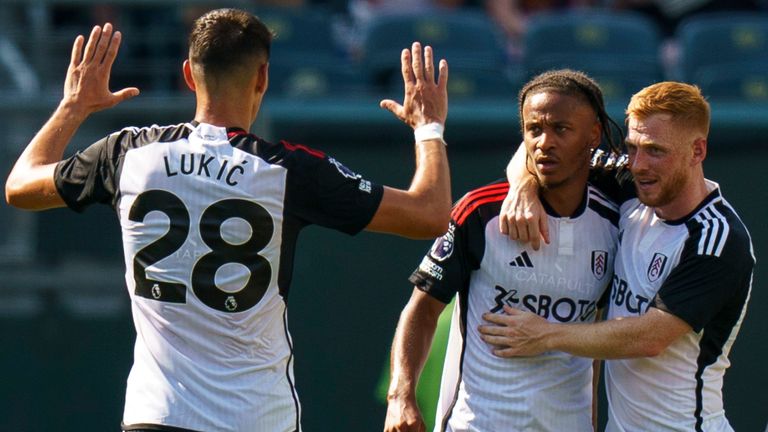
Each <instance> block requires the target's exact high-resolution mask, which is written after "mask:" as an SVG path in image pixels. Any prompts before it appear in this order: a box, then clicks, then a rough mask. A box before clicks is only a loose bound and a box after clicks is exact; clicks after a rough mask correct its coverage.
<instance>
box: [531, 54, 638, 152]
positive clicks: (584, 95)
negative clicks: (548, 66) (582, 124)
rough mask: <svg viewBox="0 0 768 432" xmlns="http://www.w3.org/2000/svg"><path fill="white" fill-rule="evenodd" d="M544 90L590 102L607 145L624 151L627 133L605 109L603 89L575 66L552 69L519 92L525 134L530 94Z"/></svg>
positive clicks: (538, 76)
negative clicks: (525, 114) (524, 105)
mask: <svg viewBox="0 0 768 432" xmlns="http://www.w3.org/2000/svg"><path fill="white" fill-rule="evenodd" d="M545 91H554V92H557V93H560V94H564V95H569V96H574V97H577V98H580V99H582V100H584V101H585V102H586V103H588V104H589V105H590V106H591V107H592V109H593V110H594V111H595V114H597V119H598V121H600V125H601V128H602V130H603V139H604V140H605V142H606V144H607V145H608V148H609V150H610V151H611V152H613V153H614V154H619V153H620V152H621V145H622V144H623V142H624V133H623V131H622V129H621V127H620V126H619V125H618V124H617V123H616V122H615V121H613V119H612V118H611V117H610V116H609V115H608V113H607V112H606V111H605V101H604V100H603V92H602V90H600V86H599V85H598V84H597V82H595V80H594V79H592V78H590V77H589V76H588V75H587V74H585V73H584V72H579V71H575V70H572V69H557V70H550V71H547V72H544V73H541V74H539V75H536V76H535V77H533V78H532V79H531V80H530V81H528V82H527V83H526V84H525V85H524V86H523V88H522V89H520V93H519V94H518V98H517V101H518V113H519V115H520V128H521V130H522V131H523V133H525V124H524V119H523V104H524V103H525V99H526V98H527V97H528V95H530V94H535V93H541V92H545ZM613 130H616V131H617V132H618V134H619V139H618V140H617V141H614V139H613V133H612V131H613Z"/></svg>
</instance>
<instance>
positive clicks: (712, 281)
mask: <svg viewBox="0 0 768 432" xmlns="http://www.w3.org/2000/svg"><path fill="white" fill-rule="evenodd" d="M734 228H735V227H734ZM731 234H732V235H731V236H729V238H728V240H726V243H725V247H724V248H723V251H722V253H721V254H719V255H718V254H700V253H695V251H696V249H697V245H698V243H699V237H695V236H693V237H691V238H690V239H689V242H688V244H686V247H685V248H684V250H683V253H682V257H681V260H680V262H679V263H678V265H677V266H675V268H674V269H672V271H671V272H670V274H669V276H668V277H667V278H666V279H665V281H664V283H663V284H662V286H661V288H659V291H658V293H657V295H656V297H655V298H654V300H653V302H652V304H651V305H652V306H654V307H657V308H659V309H661V310H664V311H667V312H669V313H671V314H673V315H675V316H677V317H678V318H680V319H682V320H683V321H685V322H686V323H688V324H689V325H690V326H691V328H693V330H694V331H696V332H698V331H700V330H701V329H702V328H704V327H705V326H706V325H708V324H709V323H710V322H711V321H712V320H713V319H714V318H715V317H716V316H717V315H718V314H720V313H721V312H723V311H728V310H734V311H740V310H741V307H742V306H743V305H744V303H745V302H746V300H747V297H748V292H749V288H750V286H751V284H752V272H753V267H754V260H753V258H752V255H751V252H750V250H751V249H750V246H749V240H748V238H747V236H746V235H741V234H743V233H733V232H732V233H731Z"/></svg>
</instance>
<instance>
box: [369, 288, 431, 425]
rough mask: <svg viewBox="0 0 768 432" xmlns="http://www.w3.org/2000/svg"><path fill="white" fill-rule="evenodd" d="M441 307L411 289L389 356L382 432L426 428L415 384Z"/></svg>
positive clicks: (418, 291)
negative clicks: (385, 412) (389, 376)
mask: <svg viewBox="0 0 768 432" xmlns="http://www.w3.org/2000/svg"><path fill="white" fill-rule="evenodd" d="M443 309H445V304H444V303H442V302H440V301H438V300H436V299H434V298H432V297H431V296H429V295H428V294H426V293H424V292H423V291H421V290H419V289H418V288H414V289H413V294H412V295H411V299H410V300H409V301H408V304H407V305H406V306H405V308H404V309H403V312H402V313H401V314H400V321H399V322H398V324H397V330H396V331H395V338H394V341H393V342H392V354H391V356H390V371H391V377H392V378H391V381H390V383H389V389H388V391H387V417H386V420H385V423H384V431H385V432H412V431H416V432H422V431H424V430H425V428H426V426H425V424H424V419H423V418H422V416H421V412H420V411H419V406H418V404H417V402H416V384H417V383H418V380H419V375H421V371H422V369H423V368H424V363H425V362H426V361H427V357H428V356H429V349H430V347H431V346H432V338H433V337H434V335H435V329H436V328H437V320H438V318H439V317H440V313H441V312H442V311H443Z"/></svg>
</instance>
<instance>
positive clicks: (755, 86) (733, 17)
mask: <svg viewBox="0 0 768 432" xmlns="http://www.w3.org/2000/svg"><path fill="white" fill-rule="evenodd" d="M676 35H677V40H678V43H679V46H680V51H681V60H680V62H679V64H678V67H677V68H676V70H675V71H674V74H675V75H677V76H678V77H679V78H680V79H682V80H684V81H688V82H693V83H696V84H698V85H699V86H701V87H702V91H704V94H706V95H707V96H709V97H710V98H711V99H713V100H729V101H745V102H762V103H765V102H766V101H768V13H762V14H760V13H757V14H756V13H746V12H741V13H737V12H732V13H726V12H724V13H712V14H703V15H696V16H692V17H690V18H688V19H687V20H685V21H683V22H682V23H681V24H680V27H679V28H678V30H677V32H676Z"/></svg>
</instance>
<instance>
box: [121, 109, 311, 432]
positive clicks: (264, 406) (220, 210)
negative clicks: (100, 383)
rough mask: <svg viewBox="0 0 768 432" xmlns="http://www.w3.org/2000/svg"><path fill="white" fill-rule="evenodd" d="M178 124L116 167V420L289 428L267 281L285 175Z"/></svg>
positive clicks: (273, 299) (276, 251) (286, 379)
mask: <svg viewBox="0 0 768 432" xmlns="http://www.w3.org/2000/svg"><path fill="white" fill-rule="evenodd" d="M179 127H180V128H187V129H189V128H190V127H191V130H189V132H188V133H182V134H181V135H182V136H180V137H179V139H175V140H167V141H160V140H158V141H155V142H149V143H146V142H141V143H139V142H137V143H135V145H136V146H135V147H133V146H132V145H128V146H125V147H128V149H127V151H125V152H124V155H123V158H124V160H123V161H122V164H121V165H120V166H121V170H120V175H119V180H118V189H119V195H118V196H119V198H118V200H119V201H118V203H117V209H118V211H119V216H120V223H121V227H122V232H123V239H124V248H125V257H126V268H127V272H126V282H127V286H128V291H129V293H130V295H131V299H132V307H133V315H134V321H135V324H136V330H137V341H136V348H135V354H134V355H135V362H134V367H133V369H132V371H131V375H130V377H129V379H128V390H127V398H126V399H127V400H126V410H125V417H124V423H126V424H135V423H157V424H164V425H176V426H180V427H185V428H190V429H196V430H228V428H232V430H238V429H240V428H241V427H242V425H250V426H249V427H255V426H254V425H260V427H258V429H269V430H284V429H293V428H295V427H296V426H297V421H298V420H297V418H298V403H297V402H296V399H295V397H294V395H293V385H292V376H291V375H292V373H291V371H290V370H289V368H288V364H289V359H290V356H291V346H290V340H289V336H288V332H287V327H286V323H285V321H286V319H287V317H286V313H285V303H284V301H283V299H282V297H281V296H280V292H279V288H278V284H277V279H278V271H277V270H278V269H279V267H280V259H281V254H280V251H281V244H280V242H281V240H282V234H283V233H282V228H283V215H284V211H283V207H284V197H285V183H286V182H285V179H286V168H285V167H283V166H281V165H277V164H269V163H267V162H266V161H265V160H263V159H262V158H260V157H259V156H257V155H256V154H255V153H257V151H256V149H255V148H254V149H251V150H252V151H244V150H241V149H239V148H236V147H235V146H233V145H232V144H231V143H230V141H229V139H228V136H227V133H226V130H225V129H223V128H215V127H211V126H208V125H204V124H202V125H197V126H195V125H183V126H179ZM137 136H140V134H138V135H137ZM253 146H254V147H255V146H256V141H253ZM246 150H248V149H246ZM222 387H224V388H222ZM254 405H257V406H259V410H255V409H254V408H255V407H254ZM152 412H154V413H155V414H154V416H155V417H154V418H152V415H149V416H148V413H152ZM270 412H273V413H282V415H280V416H274V415H268V416H265V415H263V414H264V413H270ZM286 414H287V415H286ZM238 425H240V427H238Z"/></svg>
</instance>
